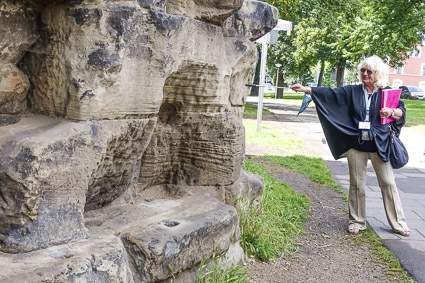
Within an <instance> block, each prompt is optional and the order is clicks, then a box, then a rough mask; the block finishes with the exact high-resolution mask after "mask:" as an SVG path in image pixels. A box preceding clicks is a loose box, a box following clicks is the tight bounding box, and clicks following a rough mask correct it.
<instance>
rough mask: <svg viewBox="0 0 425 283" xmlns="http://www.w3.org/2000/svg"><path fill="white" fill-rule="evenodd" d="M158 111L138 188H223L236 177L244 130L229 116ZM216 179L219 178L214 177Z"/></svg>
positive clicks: (143, 160)
mask: <svg viewBox="0 0 425 283" xmlns="http://www.w3.org/2000/svg"><path fill="white" fill-rule="evenodd" d="M169 107H170V109H172V111H171V112H170V111H169V112H168V113H165V110H164V111H163V112H161V115H160V119H159V121H158V123H157V126H156V128H155V131H154V133H153V136H152V140H151V142H150V144H149V146H148V148H147V150H146V153H145V155H144V157H143V159H142V166H141V174H140V179H139V183H140V187H141V188H146V187H149V186H155V185H159V184H174V185H187V186H220V185H221V186H224V185H230V184H233V183H234V182H235V181H236V180H237V178H239V175H240V168H241V166H242V162H243V159H242V157H243V154H244V140H243V138H244V135H243V134H244V130H243V125H242V122H241V120H240V119H238V118H236V117H235V116H233V115H232V114H231V113H228V112H224V113H213V114H206V113H178V112H176V109H175V108H173V107H172V105H170V106H169ZM217 176H220V178H217Z"/></svg>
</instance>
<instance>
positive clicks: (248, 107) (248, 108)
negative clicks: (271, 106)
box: [243, 103, 272, 116]
mask: <svg viewBox="0 0 425 283" xmlns="http://www.w3.org/2000/svg"><path fill="white" fill-rule="evenodd" d="M257 109H258V107H257V105H254V104H250V103H247V104H245V109H244V112H243V114H247V115H255V116H256V115H257V112H258V111H257ZM265 113H272V112H270V111H269V110H267V109H265V108H263V114H265Z"/></svg>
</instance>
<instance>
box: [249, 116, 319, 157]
mask: <svg viewBox="0 0 425 283" xmlns="http://www.w3.org/2000/svg"><path fill="white" fill-rule="evenodd" d="M243 125H244V126H245V140H246V142H247V143H248V144H250V145H254V146H258V147H262V148H263V149H264V150H265V152H266V153H267V154H278V155H288V154H297V153H298V154H302V153H305V152H306V151H305V141H304V140H303V139H301V138H298V137H296V136H295V135H294V133H293V131H291V130H288V129H286V128H285V127H284V126H281V125H280V126H279V127H277V126H276V125H274V124H273V123H271V122H268V121H263V122H262V123H261V131H257V121H256V120H252V119H243ZM311 154H312V153H311Z"/></svg>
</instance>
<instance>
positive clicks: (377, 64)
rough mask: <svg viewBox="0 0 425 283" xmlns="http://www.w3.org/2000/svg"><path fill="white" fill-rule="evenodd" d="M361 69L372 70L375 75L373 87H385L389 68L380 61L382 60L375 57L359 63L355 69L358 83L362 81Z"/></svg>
mask: <svg viewBox="0 0 425 283" xmlns="http://www.w3.org/2000/svg"><path fill="white" fill-rule="evenodd" d="M361 68H366V69H369V70H372V71H374V72H376V73H375V79H376V81H375V87H377V88H383V87H385V86H386V85H387V82H388V70H389V66H388V65H387V64H385V63H384V61H382V59H381V58H380V57H378V56H376V55H373V56H370V57H367V58H366V59H364V60H363V61H361V62H360V64H359V66H358V67H357V72H358V75H359V79H360V81H362V74H361V73H360V69H361Z"/></svg>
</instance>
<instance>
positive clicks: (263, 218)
mask: <svg viewBox="0 0 425 283" xmlns="http://www.w3.org/2000/svg"><path fill="white" fill-rule="evenodd" d="M244 169H245V170H247V171H249V172H252V173H255V174H257V175H260V176H262V177H263V179H264V185H265V187H264V193H263V196H262V197H261V199H260V200H259V202H258V206H257V207H256V208H255V207H254V206H250V207H245V206H241V208H240V229H241V246H242V247H243V249H244V250H245V252H247V253H248V254H250V255H253V256H255V257H256V258H258V259H260V260H263V261H270V260H271V259H273V258H274V257H276V256H284V255H288V254H290V253H292V252H294V251H296V250H297V249H298V247H297V244H296V243H295V241H294V237H295V235H298V234H300V233H303V227H302V223H304V222H305V221H306V220H307V212H308V209H309V206H310V205H309V200H308V197H307V196H305V195H303V194H299V193H297V192H295V191H294V190H293V189H292V188H290V187H289V186H288V185H287V184H285V183H282V182H279V181H277V180H276V179H275V178H273V177H271V176H270V175H269V174H268V173H267V171H266V169H265V168H263V167H262V166H261V165H259V164H257V163H255V162H252V161H245V163H244Z"/></svg>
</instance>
